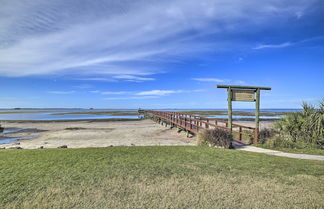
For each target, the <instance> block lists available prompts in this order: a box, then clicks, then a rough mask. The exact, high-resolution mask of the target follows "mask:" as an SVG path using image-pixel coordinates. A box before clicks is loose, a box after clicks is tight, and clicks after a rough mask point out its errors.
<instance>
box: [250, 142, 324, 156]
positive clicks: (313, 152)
mask: <svg viewBox="0 0 324 209" xmlns="http://www.w3.org/2000/svg"><path fill="white" fill-rule="evenodd" d="M254 146H256V147H261V148H265V149H272V150H278V151H283V152H290V153H299V154H310V155H324V150H322V149H312V148H303V149H293V148H280V147H270V146H268V145H266V144H256V145H254Z"/></svg>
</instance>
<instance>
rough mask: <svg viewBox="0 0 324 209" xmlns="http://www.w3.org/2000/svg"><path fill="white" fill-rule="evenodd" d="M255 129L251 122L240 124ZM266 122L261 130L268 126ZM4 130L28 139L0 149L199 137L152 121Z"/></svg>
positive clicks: (16, 125) (40, 124) (30, 124)
mask: <svg viewBox="0 0 324 209" xmlns="http://www.w3.org/2000/svg"><path fill="white" fill-rule="evenodd" d="M237 123H240V124H242V125H247V126H252V127H253V125H254V123H253V122H251V121H240V122H237ZM270 125H271V122H268V121H264V122H262V123H261V127H269V126H270ZM2 126H3V127H5V130H12V132H8V133H6V134H5V136H6V137H9V139H10V137H12V139H16V138H23V139H24V138H27V139H25V140H17V141H13V142H11V143H6V144H0V148H5V149H9V148H17V147H21V148H23V149H38V148H44V149H46V148H58V147H60V146H64V145H66V146H67V147H68V148H85V147H109V146H176V145H182V146H183V145H195V144H196V137H191V138H188V137H187V134H186V133H185V132H181V133H178V132H177V129H176V128H174V129H170V127H169V126H168V127H165V126H162V125H160V124H157V123H155V122H153V121H152V120H124V121H123V120H122V121H109V120H108V121H107V120H71V121H19V122H8V121H7V122H3V123H2Z"/></svg>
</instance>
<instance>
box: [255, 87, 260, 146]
mask: <svg viewBox="0 0 324 209" xmlns="http://www.w3.org/2000/svg"><path fill="white" fill-rule="evenodd" d="M259 117H260V89H257V90H256V98H255V133H254V141H253V144H256V143H258V138H259V128H260V122H259Z"/></svg>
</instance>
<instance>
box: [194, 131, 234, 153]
mask: <svg viewBox="0 0 324 209" xmlns="http://www.w3.org/2000/svg"><path fill="white" fill-rule="evenodd" d="M232 141H233V135H232V134H231V133H230V132H229V131H227V130H224V129H220V128H216V129H209V130H204V131H202V132H200V133H199V136H198V144H199V145H208V146H213V147H215V146H216V147H224V148H227V149H229V148H232Z"/></svg>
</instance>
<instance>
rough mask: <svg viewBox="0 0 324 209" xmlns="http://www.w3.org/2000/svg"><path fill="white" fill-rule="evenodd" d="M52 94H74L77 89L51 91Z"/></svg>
mask: <svg viewBox="0 0 324 209" xmlns="http://www.w3.org/2000/svg"><path fill="white" fill-rule="evenodd" d="M48 93H50V94H73V93H75V91H49V92H48Z"/></svg>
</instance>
